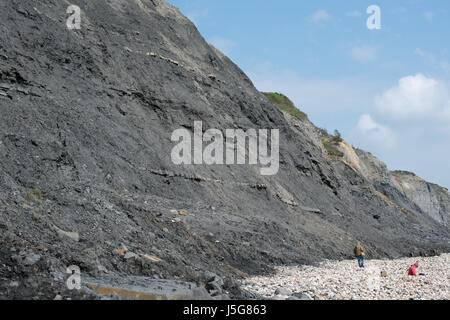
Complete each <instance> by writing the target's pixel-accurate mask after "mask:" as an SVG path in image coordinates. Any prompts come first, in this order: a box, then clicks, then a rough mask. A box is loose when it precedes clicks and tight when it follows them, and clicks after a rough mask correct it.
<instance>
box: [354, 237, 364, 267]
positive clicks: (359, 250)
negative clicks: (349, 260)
mask: <svg viewBox="0 0 450 320" xmlns="http://www.w3.org/2000/svg"><path fill="white" fill-rule="evenodd" d="M353 253H354V254H355V257H356V258H357V259H358V265H359V267H360V268H364V259H365V257H366V254H365V252H364V247H363V246H362V245H361V244H360V243H359V242H358V244H357V245H356V247H355V249H354V250H353Z"/></svg>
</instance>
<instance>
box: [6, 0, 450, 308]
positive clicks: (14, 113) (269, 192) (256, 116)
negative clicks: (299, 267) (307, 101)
mask: <svg viewBox="0 0 450 320" xmlns="http://www.w3.org/2000/svg"><path fill="white" fill-rule="evenodd" d="M72 2H73V4H75V5H78V6H79V7H80V8H81V10H82V14H81V30H68V29H67V27H66V19H67V17H68V15H67V14H66V10H67V6H68V3H67V2H65V1H59V0H42V1H32V0H20V1H19V0H10V1H2V2H1V3H0V31H1V32H0V241H1V244H2V245H1V247H0V298H33V299H34V298H54V297H55V295H56V294H57V293H58V292H59V293H61V295H63V296H64V295H65V294H66V295H70V296H71V297H73V298H92V297H97V296H98V293H97V292H96V291H95V290H89V289H88V288H86V290H84V291H83V290H81V291H70V292H69V291H68V289H67V288H66V283H65V280H66V279H67V274H66V268H67V267H68V266H71V265H75V266H78V267H79V268H80V269H81V276H82V279H83V277H88V278H89V279H95V284H96V286H97V287H96V288H99V287H101V288H114V286H113V285H109V284H111V283H119V284H120V283H122V284H123V283H124V282H126V281H127V278H130V279H131V277H132V279H133V281H131V280H130V282H132V283H133V286H132V285H131V284H129V285H128V286H124V288H125V289H123V288H122V289H120V290H119V289H117V290H116V289H108V290H109V291H108V290H106V291H108V292H120V291H121V290H122V292H128V293H129V292H132V293H133V294H134V292H135V291H136V290H135V289H133V290H130V289H126V288H130V287H131V288H134V284H136V277H145V279H146V281H148V279H155V281H158V279H168V280H183V281H190V282H196V283H197V284H198V285H201V286H202V285H205V284H207V285H206V288H208V291H209V294H211V295H214V296H216V297H217V296H218V297H222V296H223V295H222V294H226V295H228V296H231V297H246V293H245V292H243V291H241V290H239V287H238V286H237V284H236V282H235V281H234V279H236V278H242V277H246V276H248V275H257V274H261V273H265V272H273V270H274V269H273V266H275V265H284V264H313V263H316V262H319V261H321V260H322V259H324V258H327V259H345V258H349V257H351V253H352V249H353V246H354V244H355V242H356V241H357V240H359V241H361V242H362V243H363V244H364V245H365V246H366V248H367V251H368V254H369V255H370V256H371V257H374V258H382V257H387V258H393V257H400V256H409V255H429V254H436V253H439V252H448V250H449V248H450V242H449V237H450V236H449V229H448V224H447V226H446V225H445V224H443V223H441V222H440V221H439V219H436V217H435V215H436V212H437V211H439V214H438V215H439V216H442V217H444V215H442V214H441V213H442V212H445V213H446V214H447V215H448V206H444V207H442V206H441V207H439V208H440V209H436V208H438V206H439V205H436V204H435V203H436V202H435V200H434V198H433V197H430V198H424V196H423V193H422V192H421V188H422V187H417V188H414V190H413V191H411V190H406V189H407V188H406V187H405V180H404V179H403V178H397V175H395V174H393V175H392V176H393V177H394V180H395V181H397V183H398V184H399V185H400V186H403V187H402V188H403V189H395V190H392V196H389V192H390V191H389V190H390V187H389V186H387V187H388V188H386V190H385V191H386V192H383V190H381V191H380V187H379V186H378V185H377V183H376V182H375V180H374V179H372V178H371V177H369V176H368V175H366V174H364V173H362V172H361V171H358V170H355V168H354V166H352V165H351V163H350V162H348V161H343V159H333V158H332V157H330V156H328V155H327V154H326V152H325V151H324V150H323V147H322V145H321V144H320V139H319V138H318V135H317V133H316V130H315V127H314V126H313V125H312V124H311V123H309V121H308V120H304V121H300V120H298V119H293V118H291V117H289V115H288V114H284V113H283V112H281V111H280V110H279V109H278V108H277V107H276V106H274V105H273V104H272V103H271V102H270V101H269V100H268V99H267V98H266V97H264V96H263V95H262V94H261V93H260V92H258V91H257V90H256V89H255V87H254V86H253V84H252V83H251V81H250V80H249V78H248V77H247V76H246V75H245V74H244V73H243V72H242V71H241V70H240V69H239V68H238V67H237V66H236V65H235V64H233V63H232V62H231V61H230V60H229V59H228V58H227V57H226V56H224V55H223V54H221V53H220V52H219V51H218V50H216V49H214V48H213V47H212V46H210V45H209V44H208V43H206V42H205V40H204V39H203V38H202V37H201V35H200V34H199V32H198V31H197V29H196V28H195V26H194V25H193V24H192V23H191V22H190V21H189V20H188V19H186V18H185V17H184V16H183V15H181V14H180V13H179V11H178V10H177V9H175V8H174V7H172V6H170V5H168V4H167V3H165V2H163V1H161V0H114V1H112V0H97V1H81V0H73V1H72ZM194 121H203V128H204V129H208V128H217V129H220V130H225V129H228V128H242V129H244V130H247V129H249V128H255V129H259V128H260V129H279V130H280V170H279V173H278V174H277V175H275V176H261V175H260V172H259V168H258V167H256V166H246V165H229V166H225V165H224V166H206V165H197V166H176V165H174V164H173V163H172V161H171V158H170V155H171V148H172V147H173V144H172V143H171V140H170V138H171V134H172V132H173V131H174V130H176V129H179V128H187V129H189V130H192V129H193V124H194ZM406 182H407V181H406ZM408 183H409V182H408ZM381 185H382V187H383V186H384V184H382V183H381ZM416 185H421V184H420V183H419V184H416ZM401 190H403V191H401ZM446 196H447V199H448V192H447V194H445V193H442V199H444V198H445V197H446ZM431 203H433V205H432V210H431V211H428V209H427V208H428V205H429V204H431ZM447 203H448V202H447ZM424 210H425V211H427V212H426V213H425V212H424ZM436 210H437V211H436ZM442 210H443V211H442ZM102 279H104V280H102ZM102 281H104V282H102ZM102 284H103V285H102ZM208 284H209V285H208ZM185 286H186V285H185ZM185 286H183V288H181V289H180V292H185V291H186V290H188V289H186V288H187V287H185ZM188 287H189V288H191V287H192V286H188ZM199 288H201V287H199ZM127 290H128V291H127ZM221 290H223V292H221ZM106 291H105V292H106ZM203 294H204V292H201V293H200V295H197V296H200V297H203ZM193 295H195V294H193V293H192V292H191V293H189V294H188V296H190V297H192V296H193ZM221 295H222V296H221ZM58 296H59V295H58ZM145 296H146V297H149V296H152V293H149V292H145ZM158 296H160V293H158Z"/></svg>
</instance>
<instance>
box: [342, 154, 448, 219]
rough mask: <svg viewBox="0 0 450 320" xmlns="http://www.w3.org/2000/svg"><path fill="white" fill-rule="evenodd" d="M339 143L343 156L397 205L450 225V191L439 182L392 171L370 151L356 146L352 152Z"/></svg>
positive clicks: (404, 172) (412, 174)
mask: <svg viewBox="0 0 450 320" xmlns="http://www.w3.org/2000/svg"><path fill="white" fill-rule="evenodd" d="M345 149H346V148H345V147H342V146H341V147H340V150H342V151H343V152H344V159H345V160H348V161H349V162H350V163H351V165H352V166H353V167H354V168H355V169H356V170H357V171H359V172H360V173H361V175H363V176H364V177H365V178H366V179H368V180H369V181H370V182H371V183H372V184H373V185H374V187H375V189H376V190H378V191H379V192H381V193H382V194H384V195H385V196H386V197H387V198H388V199H389V200H391V201H392V202H393V203H396V204H397V205H399V206H401V207H403V208H406V209H409V210H415V211H418V212H420V213H422V214H426V215H428V216H430V217H431V218H433V219H434V220H435V221H437V222H438V223H440V224H443V225H445V226H448V225H449V216H450V194H449V193H448V190H447V189H445V188H443V187H440V186H438V185H436V184H432V183H429V182H426V181H425V180H423V179H421V178H420V177H418V176H416V175H415V174H414V173H411V172H406V171H389V170H388V168H387V166H386V164H385V163H384V162H382V161H381V160H380V159H378V158H376V157H375V156H373V155H372V154H371V153H369V152H366V151H363V150H359V149H356V150H355V153H356V155H357V159H355V158H354V157H352V156H351V155H352V152H351V151H348V150H345Z"/></svg>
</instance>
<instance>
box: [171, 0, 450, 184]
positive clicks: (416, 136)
mask: <svg viewBox="0 0 450 320" xmlns="http://www.w3.org/2000/svg"><path fill="white" fill-rule="evenodd" d="M169 3H171V4H173V5H175V6H176V7H178V8H180V10H181V12H182V13H183V14H184V15H186V16H187V17H188V18H190V19H191V20H192V21H193V22H194V23H195V24H196V26H197V28H198V29H199V31H200V32H201V34H202V35H203V36H204V37H205V39H206V40H207V41H208V42H210V43H212V44H213V45H215V46H216V47H217V48H218V49H220V50H221V51H222V52H224V53H225V54H227V55H228V56H229V57H230V58H231V59H232V60H233V61H234V62H235V63H236V64H237V65H238V66H239V67H241V68H242V69H243V71H244V72H245V73H247V74H248V75H249V77H250V78H251V79H252V81H253V83H254V84H255V86H256V87H257V88H258V89H259V90H261V91H277V92H282V93H285V94H286V95H288V96H289V97H290V98H291V99H292V100H293V101H294V102H295V104H296V105H297V106H298V107H299V108H300V109H301V110H303V111H305V112H306V113H307V114H308V115H309V117H310V119H311V120H312V121H313V122H314V123H315V124H316V125H317V126H320V127H323V128H326V129H328V131H330V132H332V131H333V130H334V129H338V130H339V131H341V133H342V135H343V136H344V138H345V139H346V140H347V141H348V142H349V143H351V144H353V145H354V146H355V147H360V148H362V149H364V150H367V151H370V152H372V153H373V154H374V155H376V156H378V157H379V158H380V159H381V160H383V161H384V162H386V163H387V165H388V167H389V168H390V169H391V170H396V169H402V170H409V171H413V172H415V173H416V174H417V175H419V176H421V177H422V178H424V179H426V180H428V181H430V182H435V183H439V184H441V185H442V186H444V187H447V188H450V173H449V169H450V165H449V163H450V161H449V159H450V142H449V141H450V48H449V38H450V37H449V36H450V2H449V1H444V0H439V1H437V0H435V1H423V0H409V1H406V0H396V1H387V0H385V1H381V0H372V1H365V0H358V1H357V0H345V1H343V0H342V1H337V0H319V1H298V0H281V1H276V2H275V1H256V0H245V1H238V0H227V1H225V0H169ZM370 5H377V6H379V7H380V9H381V29H380V30H369V29H368V28H367V26H366V21H367V19H368V18H369V16H370V15H369V14H367V13H366V10H367V8H368V7H369V6H370Z"/></svg>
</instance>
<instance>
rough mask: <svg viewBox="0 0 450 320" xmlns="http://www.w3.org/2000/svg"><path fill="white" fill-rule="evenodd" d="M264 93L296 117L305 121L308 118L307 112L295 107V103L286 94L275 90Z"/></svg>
mask: <svg viewBox="0 0 450 320" xmlns="http://www.w3.org/2000/svg"><path fill="white" fill-rule="evenodd" d="M262 94H263V95H265V96H266V97H267V98H268V99H269V100H270V101H271V102H272V103H273V104H274V105H276V106H277V107H278V108H280V109H281V110H283V111H285V112H287V113H289V114H290V115H292V116H294V117H296V118H297V119H299V120H300V121H305V120H306V119H308V116H307V115H306V113H304V112H302V111H300V110H299V109H298V108H297V107H295V105H294V103H293V102H292V101H291V100H290V99H289V98H288V97H286V96H285V95H284V94H281V93H274V92H262Z"/></svg>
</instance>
